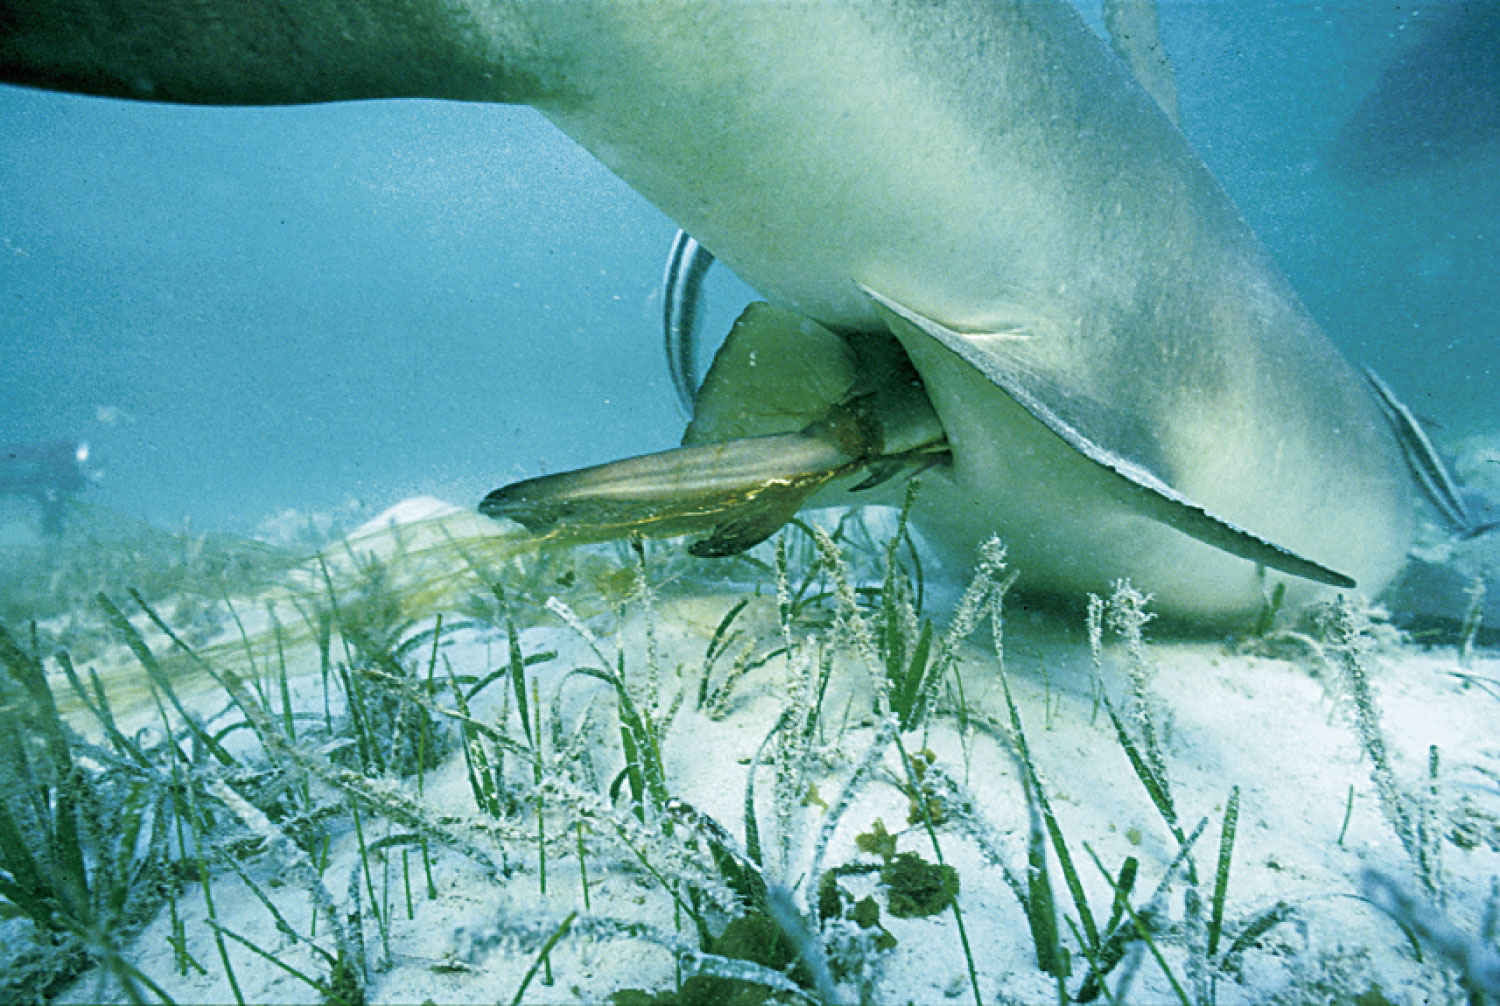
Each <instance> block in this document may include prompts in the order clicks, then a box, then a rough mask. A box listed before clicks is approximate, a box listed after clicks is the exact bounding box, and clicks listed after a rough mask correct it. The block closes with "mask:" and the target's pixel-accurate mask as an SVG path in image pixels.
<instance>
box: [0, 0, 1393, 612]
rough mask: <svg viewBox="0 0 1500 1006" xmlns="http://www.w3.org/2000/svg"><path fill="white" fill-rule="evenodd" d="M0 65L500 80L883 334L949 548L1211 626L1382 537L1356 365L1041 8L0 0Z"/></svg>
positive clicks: (25, 73) (215, 93)
mask: <svg viewBox="0 0 1500 1006" xmlns="http://www.w3.org/2000/svg"><path fill="white" fill-rule="evenodd" d="M0 75H3V77H4V79H7V80H10V81H15V82H19V83H26V84H32V85H36V86H44V87H55V88H64V89H70V90H80V91H89V92H93V93H100V94H113V95H120V96H127V97H136V98H147V99H153V100H162V101H186V102H206V103H252V102H253V103H291V102H307V101H328V100H339V99H354V98H378V97H396V96H427V97H437V98H455V99H468V100H485V101H509V102H527V103H530V104H532V105H534V106H535V107H536V108H538V109H539V110H540V111H541V112H542V113H543V114H544V115H546V116H547V117H548V118H550V119H551V120H552V121H553V122H555V123H556V124H557V125H558V126H560V127H561V128H562V129H563V130H564V131H566V132H567V133H568V134H570V135H571V136H572V137H573V138H574V139H576V140H577V141H578V142H580V143H582V144H583V145H584V146H585V147H586V148H588V149H589V150H590V151H592V152H593V153H594V154H595V155H596V156H597V157H599V158H600V159H601V160H602V161H603V162H604V163H605V164H606V165H608V166H609V167H610V168H612V169H613V170H614V171H615V172H616V173H617V174H619V175H620V176H621V177H622V178H624V179H625V180H626V181H627V182H628V183H630V184H631V185H632V186H634V187H635V188H636V189H637V190H638V191H640V192H641V193H642V194H643V195H645V196H646V197H647V198H649V199H651V200H652V201H653V202H655V203H656V204H657V205H658V206H660V207H661V208H662V209H663V210H664V211H666V213H667V214H668V215H669V216H671V217H672V218H673V219H675V220H676V221H677V222H678V223H679V224H680V225H681V226H682V227H684V228H685V229H686V230H687V231H689V232H691V233H692V234H693V235H695V236H696V237H697V238H698V239H699V240H700V241H702V242H703V244H704V245H705V246H706V247H707V248H709V249H711V250H712V252H713V254H714V255H715V256H716V257H717V258H718V259H720V260H721V261H723V262H724V263H725V264H727V265H728V266H729V267H731V268H732V269H734V271H735V272H737V273H738V274H739V275H740V276H741V277H742V278H743V279H745V280H746V281H747V282H748V283H749V284H750V285H751V286H753V287H755V288H756V289H757V290H758V291H760V293H761V294H762V295H764V296H765V297H766V298H767V299H768V300H770V301H772V302H773V303H774V304H777V305H779V306H781V307H782V308H785V309H789V310H791V311H793V312H795V313H797V314H799V315H802V316H805V317H806V318H809V319H814V320H816V321H817V322H820V323H821V324H822V325H823V326H826V327H827V328H828V329H830V330H832V331H834V332H836V333H837V334H838V335H839V336H841V337H848V338H849V339H850V340H851V344H852V343H853V342H856V341H859V337H861V336H863V337H866V338H875V337H882V338H884V337H886V336H887V334H889V335H890V336H894V338H895V339H896V340H898V341H899V343H900V345H901V347H902V348H903V349H904V351H905V353H906V355H907V357H908V358H909V360H910V363H911V365H912V366H914V367H915V370H916V372H917V374H919V375H920V378H921V381H922V384H923V385H924V386H925V390H926V393H927V395H928V396H929V398H930V401H931V405H932V408H933V409H934V410H935V413H936V417H937V419H938V420H939V422H940V423H941V427H942V429H943V430H944V431H945V433H946V446H947V448H948V450H949V451H950V452H951V460H949V461H947V462H946V463H944V464H943V465H941V466H940V470H941V473H942V477H935V478H933V479H931V480H930V481H929V486H928V488H927V490H926V491H925V492H924V493H923V496H922V499H921V501H920V504H919V512H918V513H917V514H916V519H917V520H918V521H919V523H920V526H921V527H922V528H923V530H924V531H925V532H926V535H927V537H928V539H929V540H930V541H932V542H934V543H935V544H936V545H938V546H939V547H941V548H942V549H944V550H945V551H946V552H947V553H948V554H951V555H954V556H960V557H964V558H967V557H969V556H971V555H972V554H973V548H974V546H975V544H976V543H977V542H978V541H979V540H981V539H982V538H984V537H986V536H988V535H989V534H991V533H992V532H996V531H998V532H999V533H1000V534H1001V535H1002V536H1003V537H1004V538H1005V540H1006V541H1007V543H1008V544H1009V546H1010V549H1011V557H1012V559H1013V561H1014V562H1015V564H1016V565H1017V566H1018V567H1019V568H1020V569H1022V570H1023V571H1024V573H1025V575H1026V576H1027V578H1028V580H1029V583H1030V585H1031V586H1032V587H1034V588H1036V589H1039V590H1044V591H1048V590H1050V591H1066V592H1077V591H1079V590H1095V591H1098V590H1103V589H1106V588H1107V586H1108V584H1109V582H1110V581H1111V580H1112V579H1113V578H1115V577H1119V576H1123V575H1128V576H1130V577H1131V578H1132V579H1133V580H1134V581H1135V583H1136V584H1137V585H1138V586H1140V587H1142V588H1144V589H1146V590H1150V591H1152V592H1154V593H1155V595H1156V598H1157V601H1156V603H1157V607H1158V608H1159V609H1160V610H1163V611H1167V612H1172V613H1175V614H1179V615H1185V616H1193V617H1198V618H1213V617H1219V616H1230V615H1235V614H1237V613H1241V612H1244V611H1246V610H1249V609H1252V608H1254V607H1256V606H1258V605H1259V604H1260V603H1261V599H1262V597H1263V591H1264V590H1266V589H1267V582H1266V581H1267V579H1268V577H1269V578H1272V579H1275V578H1284V577H1282V576H1281V573H1276V572H1272V573H1269V574H1267V572H1266V570H1267V569H1270V570H1273V571H1277V570H1279V571H1282V573H1287V574H1291V576H1292V578H1293V579H1292V581H1291V587H1292V589H1293V591H1294V592H1296V593H1305V592H1306V591H1308V590H1310V589H1313V588H1314V587H1315V584H1316V583H1322V584H1332V585H1342V586H1348V585H1350V584H1352V583H1353V582H1355V581H1357V582H1358V583H1359V585H1360V587H1361V588H1363V589H1364V590H1365V591H1367V592H1370V593H1372V594H1373V593H1375V592H1377V591H1379V589H1380V588H1381V586H1382V585H1384V584H1385V583H1387V582H1388V581H1389V580H1390V578H1391V577H1392V575H1393V574H1394V572H1395V571H1396V569H1397V567H1398V566H1399V565H1400V563H1401V561H1402V558H1403V556H1404V555H1405V552H1406V549H1407V544H1408V542H1409V540H1410V537H1411V530H1412V523H1413V515H1412V510H1413V501H1412V481H1411V478H1410V476H1409V474H1408V471H1407V468H1406V467H1405V464H1404V462H1403V459H1402V455H1401V452H1400V449H1399V447H1398V445H1397V442H1396V439H1395V438H1394V436H1393V434H1392V432H1391V430H1390V429H1389V427H1388V426H1387V424H1386V423H1385V421H1384V420H1383V419H1382V416H1381V413H1380V410H1379V408H1378V407H1377V405H1376V404H1375V403H1374V402H1373V400H1372V398H1371V396H1370V394H1369V393H1368V392H1367V390H1366V388H1365V386H1364V382H1363V381H1362V380H1361V379H1360V377H1359V375H1358V374H1356V373H1355V372H1354V371H1353V370H1352V369H1351V368H1350V367H1349V366H1348V365H1347V364H1346V363H1345V361H1343V360H1342V359H1341V358H1340V356H1339V355H1338V353H1337V352H1336V351H1335V350H1334V349H1333V347H1332V346H1331V345H1330V344H1329V342H1328V341H1327V339H1326V338H1325V337H1324V336H1323V335H1322V334H1321V333H1320V332H1319V331H1318V329H1317V327H1316V326H1315V324H1314V323H1313V322H1312V320H1311V319H1310V317H1309V316H1308V314H1307V312H1306V311H1305V310H1304V309H1303V307H1302V306H1301V304H1300V302H1299V301H1298V299H1297V297H1296V295H1295V294H1294V293H1293V291H1292V290H1291V289H1290V288H1289V286H1288V285H1287V283H1286V282H1285V280H1284V279H1283V278H1282V276H1281V274H1280V273H1279V272H1278V271H1277V269H1276V267H1275V266H1274V264H1273V263H1272V262H1271V261H1270V259H1269V257H1268V255H1267V253H1266V251H1265V250H1264V249H1263V247H1262V246H1261V245H1260V244H1259V243H1258V241H1257V240H1256V239H1255V238H1254V236H1253V235H1252V234H1251V232H1250V230H1249V228H1248V227H1247V226H1246V224H1245V223H1244V221H1243V220H1242V218H1241V217H1240V215H1239V213H1238V212H1237V211H1236V209H1235V208H1234V206H1233V205H1232V204H1231V202H1230V200H1229V199H1228V198H1227V196H1226V195H1225V194H1224V192H1223V191H1222V189H1221V188H1220V187H1219V185H1218V184H1217V182H1216V181H1215V180H1214V179H1213V177H1212V176H1211V175H1210V174H1209V172H1208V170H1207V169H1206V168H1205V166H1204V165H1203V163H1202V162H1201V161H1200V160H1199V159H1198V157H1197V156H1196V155H1195V154H1194V153H1193V151H1192V150H1191V149H1190V147H1189V146H1188V144H1187V142H1186V141H1185V140H1184V139H1183V137H1182V136H1181V134H1180V133H1179V132H1178V131H1177V129H1176V128H1175V127H1174V126H1173V125H1172V123H1171V121H1170V120H1169V119H1168V118H1167V116H1166V115H1165V114H1164V113H1163V112H1162V111H1161V109H1160V108H1159V107H1158V106H1157V105H1156V104H1155V103H1154V102H1153V101H1152V99H1151V98H1150V97H1149V96H1148V95H1147V94H1146V92H1145V91H1144V90H1143V89H1142V88H1141V86H1140V85H1139V84H1138V83H1137V82H1136V80H1134V79H1133V78H1132V76H1131V75H1130V73H1129V72H1128V71H1127V70H1126V69H1125V68H1124V67H1123V65H1122V64H1121V63H1120V62H1119V61H1118V60H1117V59H1116V58H1115V57H1114V56H1113V55H1111V53H1110V52H1109V51H1108V49H1107V47H1106V46H1105V45H1104V44H1103V43H1102V42H1101V41H1100V40H1099V39H1098V38H1097V37H1096V36H1094V35H1093V34H1092V32H1091V31H1090V30H1089V28H1088V26H1087V25H1086V24H1085V23H1084V21H1083V20H1082V18H1081V17H1080V16H1079V15H1078V14H1077V12H1076V11H1074V10H1073V9H1072V8H1071V7H1069V6H1067V5H1066V4H1064V3H1062V2H1060V0H1009V2H1008V0H955V2H951V3H945V4H925V3H907V2H900V0H895V2H888V3H836V2H822V3H805V4H761V3H721V2H711V0H695V2H657V3H639V2H633V0H627V2H608V0H599V2H594V0H588V2H585V0H580V2H572V3H556V2H527V0H523V2H488V3H480V2H475V0H467V2H466V0H449V2H444V3H438V2H435V0H433V2H429V3H423V2H419V0H382V2H370V3H362V4H357V5H355V4H347V3H345V4H335V3H330V2H309V3H305V4H282V3H279V2H275V3H273V2H269V0H235V2H233V3H230V2H228V0H225V2H223V3H218V4H214V3H184V2H181V0H138V2H136V3H133V4H129V5H123V6H122V5H120V4H118V3H114V2H107V0H67V2H55V0H53V2H46V3H43V2H41V0H0ZM874 383H876V384H879V383H880V382H878V381H876V382H874ZM814 432H816V431H814ZM814 439H816V437H814ZM870 443H873V441H869V440H867V441H866V442H865V445H864V447H863V448H862V449H864V450H865V453H866V455H870V456H867V457H864V458H855V459H853V460H854V461H858V462H862V463H878V462H879V461H880V457H879V456H878V455H871V451H870V450H869V449H868V448H869V444H870ZM664 463H665V464H667V465H668V466H670V465H671V464H672V463H673V462H672V461H671V460H670V459H667V460H666V461H665V462H664ZM835 467H838V466H837V465H835ZM735 491H738V490H735ZM730 495H731V496H733V495H734V492H731V493H730Z"/></svg>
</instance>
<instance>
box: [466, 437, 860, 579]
mask: <svg viewBox="0 0 1500 1006" xmlns="http://www.w3.org/2000/svg"><path fill="white" fill-rule="evenodd" d="M860 463H861V462H860V461H858V460H857V459H855V458H851V457H850V456H849V455H848V454H846V453H845V452H844V451H842V450H840V449H839V447H838V446H837V445H835V444H832V443H829V442H827V441H825V440H822V439H818V438H815V437H809V436H803V435H801V434H797V433H793V434H782V435H777V436H769V437H750V438H744V439H740V440H730V441H726V442H724V443H718V444H709V445H704V446H697V447H679V448H676V449H674V450H669V451H662V452H660V453H657V454H646V455H641V456H639V457H634V458H626V459H625V460H623V461H613V462H610V463H608V464H603V465H596V466H594V467H592V468H582V469H579V470H577V471H571V472H562V473H560V474H557V475H544V476H542V477H540V478H535V479H528V480H526V481H524V482H516V483H513V484H511V485H508V486H505V487H503V488H500V489H496V490H495V491H494V492H492V493H490V494H489V495H488V496H486V497H485V498H484V501H483V502H482V503H480V504H479V512H480V513H482V514H484V515H485V516H487V517H494V518H501V517H505V518H508V519H510V520H514V521H516V522H517V523H519V524H521V525H522V526H524V527H525V528H526V529H527V530H529V531H531V532H533V533H535V534H539V535H542V536H544V537H549V538H565V539H567V540H570V541H579V542H582V541H604V540H608V539H612V538H623V537H625V536H627V535H629V534H641V535H646V536H652V537H662V536H671V535H680V534H706V535H708V537H707V538H705V539H704V540H702V541H700V542H698V543H696V544H695V545H693V546H692V547H691V551H692V552H693V554H695V555H705V556H723V555H732V554H733V553H735V552H738V551H742V550H744V549H746V548H749V547H750V546H751V545H754V544H757V543H758V542H760V541H763V540H764V539H765V538H767V537H769V536H770V535H771V534H773V533H775V531H776V529H777V528H779V527H780V526H781V525H782V524H784V523H786V522H787V521H788V520H790V519H791V518H792V516H793V515H794V514H795V513H796V512H797V510H798V509H799V508H800V507H801V506H802V504H803V503H805V502H806V500H807V498H808V497H809V496H811V495H812V494H813V493H814V492H815V491H817V489H819V488H820V487H821V486H822V485H824V484H825V483H826V482H828V481H830V480H832V479H834V478H836V477H838V476H839V475H842V474H845V473H846V472H848V471H851V470H853V468H854V467H856V466H858V465H859V464H860Z"/></svg>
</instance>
